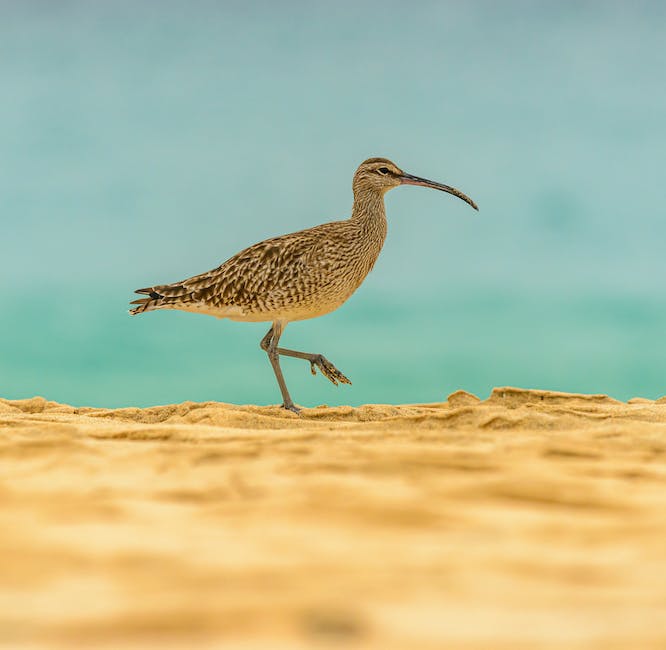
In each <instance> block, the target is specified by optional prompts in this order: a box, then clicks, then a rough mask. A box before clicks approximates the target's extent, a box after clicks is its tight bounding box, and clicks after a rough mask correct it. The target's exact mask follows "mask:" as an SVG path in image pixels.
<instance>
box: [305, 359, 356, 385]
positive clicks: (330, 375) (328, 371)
mask: <svg viewBox="0 0 666 650" xmlns="http://www.w3.org/2000/svg"><path fill="white" fill-rule="evenodd" d="M314 363H316V364H317V367H318V368H319V370H320V371H321V374H322V375H324V377H326V379H328V380H329V381H330V382H332V383H333V384H335V385H336V386H337V385H338V383H341V384H351V381H349V379H347V377H345V376H344V375H343V374H342V373H341V372H340V371H339V370H338V369H337V368H336V367H335V366H334V365H333V364H332V363H331V362H330V361H329V360H328V359H327V358H326V357H324V356H321V355H319V357H318V358H317V359H316V360H315V362H314Z"/></svg>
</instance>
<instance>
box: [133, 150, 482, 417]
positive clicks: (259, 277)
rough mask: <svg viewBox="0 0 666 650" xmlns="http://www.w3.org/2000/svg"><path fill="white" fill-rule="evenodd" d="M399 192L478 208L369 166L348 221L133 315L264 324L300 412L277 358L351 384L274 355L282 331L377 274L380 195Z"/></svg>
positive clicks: (279, 242)
mask: <svg viewBox="0 0 666 650" xmlns="http://www.w3.org/2000/svg"><path fill="white" fill-rule="evenodd" d="M398 185H421V186H424V187H433V188H435V189H439V190H442V191H445V192H448V193H449V194H453V195H454V196H457V197H459V198H461V199H463V200H464V201H466V202H467V203H469V204H470V205H471V206H472V207H473V208H475V209H478V208H477V207H476V204H475V203H474V202H473V201H472V200H471V199H470V198H468V197H467V196H465V195H464V194H462V193H461V192H459V191H458V190H456V189H454V188H452V187H449V186H448V185H442V184H440V183H435V182H433V181H428V180H426V179H423V178H419V177H417V176H411V175H410V174H406V173H405V172H403V171H402V170H401V169H400V168H399V167H397V165H395V164H394V163H392V162H391V161H390V160H387V159H386V158H370V159H368V160H366V161H365V162H363V163H362V164H361V165H360V166H359V168H358V169H357V170H356V173H355V174H354V180H353V185H352V187H353V191H354V205H353V208H352V215H351V217H350V218H349V219H346V220H344V221H334V222H332V223H325V224H322V225H320V226H315V227H314V228H308V229H307V230H301V231H299V232H295V233H291V234H289V235H282V236H281V237H274V238H272V239H267V240H265V241H262V242H259V243H258V244H254V246H250V247H249V248H246V249H245V250H243V251H241V252H240V253H237V254H236V255H234V256H233V257H232V258H230V259H228V260H227V261H226V262H224V264H221V265H220V266H218V267H217V268H216V269H213V270H212V271H208V272H207V273H202V274H201V275H196V276H194V277H192V278H189V279H187V280H183V281H182V282H175V283H173V284H162V285H155V286H152V287H147V288H145V289H137V291H136V293H139V294H146V295H148V296H149V297H148V298H140V299H139V300H135V301H134V302H133V303H132V304H133V305H137V307H135V308H134V309H132V310H131V311H130V314H141V313H143V312H146V311H153V310H155V309H179V310H181V311H191V312H195V313H202V314H209V315H211V316H216V317H218V318H229V319H231V320H237V321H249V322H261V321H269V322H272V323H273V325H272V327H271V329H270V330H269V331H268V333H267V334H266V336H265V337H264V339H263V340H262V342H261V347H262V348H263V349H264V350H266V352H267V353H268V357H269V360H270V361H271V364H272V366H273V370H274V371H275V375H276V378H277V380H278V384H279V386H280V391H281V392H282V398H283V406H284V408H286V409H289V410H292V411H295V412H298V410H299V409H298V408H297V407H296V406H295V405H294V403H293V401H292V399H291V397H290V395H289V392H288V390H287V386H286V384H285V382H284V378H283V376H282V371H281V369H280V363H279V355H283V356H292V357H298V358H301V359H306V360H307V361H309V362H310V364H311V370H312V374H315V367H317V368H319V370H320V371H321V372H322V374H324V375H325V376H326V377H327V378H328V379H330V380H331V381H332V382H333V383H334V384H337V383H338V382H342V383H348V384H350V383H351V382H350V381H349V379H347V377H345V376H344V375H343V374H342V373H341V372H340V371H339V370H338V369H337V368H336V367H335V366H334V365H333V364H332V363H331V362H330V361H328V360H327V359H326V358H325V357H323V356H322V355H320V354H310V353H307V352H298V351H295V350H287V349H285V348H279V347H277V345H278V341H279V339H280V336H281V334H282V331H283V330H284V327H285V326H286V325H287V323H289V322H291V321H296V320H304V319H307V318H314V317H316V316H323V315H324V314H328V313H329V312H331V311H333V310H334V309H337V308H338V307H340V305H342V304H343V303H344V302H345V301H346V300H347V299H348V298H349V297H350V296H351V295H352V293H354V291H356V289H357V288H358V287H359V286H360V284H361V283H362V282H363V280H364V279H365V277H366V276H367V275H368V273H369V272H370V271H371V269H372V267H373V266H374V264H375V262H376V260H377V257H378V256H379V253H380V251H381V249H382V246H383V244H384V240H385V238H386V212H385V209H384V194H385V193H386V192H387V191H388V190H390V189H392V188H393V187H397V186H398Z"/></svg>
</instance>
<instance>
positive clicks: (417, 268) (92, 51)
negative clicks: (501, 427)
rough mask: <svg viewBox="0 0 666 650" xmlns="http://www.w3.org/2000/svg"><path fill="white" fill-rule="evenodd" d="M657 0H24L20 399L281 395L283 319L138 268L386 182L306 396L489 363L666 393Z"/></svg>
mask: <svg viewBox="0 0 666 650" xmlns="http://www.w3.org/2000/svg"><path fill="white" fill-rule="evenodd" d="M665 24H666V5H665V4H664V3H661V2H631V3H630V2H617V3H614V2H601V1H599V2H527V1H526V2H515V1H514V2H509V1H507V2H490V1H488V2H470V3H462V2H404V0H402V1H400V2H394V1H393V0H383V1H381V2H375V1H371V2H347V1H344V0H342V1H340V0H338V1H336V2H246V1H245V2H185V1H182V2H172V1H166V2H137V1H136V0H134V1H133V2H119V1H116V2H106V3H104V2H46V1H42V2H37V1H26V2H20V3H19V2H0V80H1V83H0V97H1V101H0V226H1V228H0V237H1V244H0V253H1V254H0V274H1V275H0V395H1V396H4V397H9V398H20V397H27V396H31V395H34V394H41V395H44V396H46V397H48V398H49V399H54V400H58V401H65V402H69V403H74V404H94V405H100V406H118V405H129V404H136V405H148V404H154V403H165V402H174V401H182V400H186V399H191V400H211V399H215V400H220V401H228V402H254V403H275V402H277V401H278V400H279V394H278V391H277V386H276V385H275V381H274V378H273V376H272V372H271V370H270V366H269V364H268V361H267V360H266V358H265V354H264V353H263V352H262V351H261V350H260V349H259V346H258V342H259V340H260V338H261V337H262V336H263V334H264V331H265V330H266V329H267V327H266V326H265V325H263V324H244V323H233V322H230V321H217V320H215V319H212V318H207V317H204V316H196V315H192V314H183V313H178V312H158V313H151V314H147V315H144V316H141V317H137V318H131V317H129V316H128V315H127V312H126V309H127V302H128V300H129V299H131V297H132V296H131V293H132V290H133V289H135V288H136V287H143V286H146V285H149V284H152V283H163V282H171V281H175V280H179V279H182V278H184V277H188V276H190V275H193V274H196V273H199V272H202V271H205V270H208V269H209V268H212V267H214V266H217V265H218V264H219V263H220V262H222V261H223V260H225V259H226V258H227V257H229V256H230V255H232V254H233V253H235V252H236V251H237V250H239V249H241V248H243V247H245V246H246V245H249V244H251V243H254V242H255V241H258V240H260V239H263V238H265V237H269V236H273V235H277V234H281V233H283V232H289V231H293V230H297V229H301V228H305V227H308V226H311V225H314V224H316V223H320V222H323V221H330V220H334V219H339V218H342V217H345V216H347V215H348V214H349V210H350V206H351V188H350V184H351V176H352V173H353V171H354V169H355V168H356V166H357V165H358V163H360V162H361V161H362V160H363V159H365V158H366V157H369V156H378V155H379V156H387V157H390V158H392V159H393V160H395V161H396V162H397V163H398V164H399V165H400V166H402V167H403V168H404V169H406V170H407V171H409V172H411V173H414V174H418V175H422V176H426V177H430V178H433V179H435V180H439V181H443V182H446V183H449V184H452V185H455V186H456V187H459V188H460V189H462V190H463V191H465V192H467V193H469V195H470V196H472V197H473V198H474V199H475V200H476V201H477V202H478V204H479V206H480V212H479V213H475V212H474V211H472V210H471V209H469V207H468V206H466V205H465V204H464V203H462V202H461V201H458V200H456V199H454V198H453V197H450V196H447V195H444V194H441V193H438V192H433V191H429V190H424V189H420V188H399V189H397V190H395V191H393V192H391V193H390V194H388V195H387V211H388V217H389V236H388V239H387V242H386V245H385V248H384V251H383V253H382V256H381V257H380V259H379V261H378V263H377V265H376V267H375V269H374V271H373V272H372V274H371V275H370V276H369V278H368V279H367V281H366V282H365V284H364V285H363V286H362V287H361V289H360V290H359V291H358V292H357V293H356V294H355V295H354V296H353V297H352V299H351V300H350V301H349V302H348V303H347V304H346V305H344V306H343V307H342V308H341V309H340V310H339V311H337V312H335V313H334V314H331V315H329V316H326V317H324V318H320V319H316V320H313V321H306V322H302V323H296V324H292V325H290V326H289V327H288V328H287V331H286V334H285V336H284V339H283V342H284V344H285V345H287V346H289V347H295V348H297V349H303V350H308V351H314V352H323V353H324V354H326V355H327V356H328V357H329V358H330V359H331V360H333V362H334V363H336V364H337V365H338V366H339V367H340V368H341V369H342V370H343V371H344V372H345V373H346V374H348V375H349V377H350V378H351V379H352V380H353V381H354V385H353V386H352V387H346V386H345V387H340V388H335V387H334V386H332V385H331V384H329V383H328V382H327V381H326V380H325V379H323V378H321V377H317V378H316V379H315V378H313V377H311V376H310V373H309V367H308V366H307V364H305V363H304V362H301V361H298V360H293V359H287V360H284V362H283V367H284V368H285V373H286V376H287V380H288V383H289V386H290V388H291V390H292V393H293V395H294V397H295V399H296V401H297V402H300V403H302V404H306V405H313V404H319V403H328V404H339V403H351V404H359V403H363V402H371V401H372V402H409V401H433V400H440V399H443V398H444V397H445V396H446V394H447V393H449V392H451V391H453V390H455V389H458V388H464V389H466V390H470V391H473V392H475V393H477V394H479V395H482V396H485V395H487V394H488V392H489V391H490V389H491V388H492V387H493V386H495V385H506V384H510V385H518V386H524V387H533V388H545V389H554V390H567V391H584V392H606V393H610V394H612V395H614V396H616V397H619V398H629V397H632V396H634V395H642V396H646V397H652V398H654V397H657V396H659V395H663V394H664V393H666V373H665V370H666V342H665V340H664V332H665V330H666V291H665V290H664V276H665V273H666V256H665V254H664V253H665V250H666V246H665V244H666V218H665V217H666V189H665V188H666V183H665V182H664V176H665V169H666V164H665V163H666V118H665V115H666V45H665V40H664V33H665V32H664V29H665V27H664V26H665Z"/></svg>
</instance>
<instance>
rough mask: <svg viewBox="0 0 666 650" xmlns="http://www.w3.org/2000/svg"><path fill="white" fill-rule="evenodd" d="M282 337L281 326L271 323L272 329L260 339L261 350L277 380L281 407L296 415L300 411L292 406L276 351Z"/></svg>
mask: <svg viewBox="0 0 666 650" xmlns="http://www.w3.org/2000/svg"><path fill="white" fill-rule="evenodd" d="M281 335H282V325H281V324H280V323H273V327H271V329H269V330H268V332H267V334H266V336H264V338H263V339H261V343H260V345H261V349H262V350H265V351H266V353H267V354H268V360H269V361H270V362H271V366H273V372H274V373H275V378H276V379H277V382H278V386H279V387H280V392H281V393H282V407H283V408H285V409H287V410H289V411H293V412H294V413H298V412H299V411H300V409H299V408H298V407H297V406H296V405H295V404H294V402H293V401H292V399H291V396H290V395H289V391H288V390H287V384H286V383H285V381H284V376H283V375H282V368H280V356H279V355H280V353H279V351H278V347H277V344H278V341H279V340H280V336H281Z"/></svg>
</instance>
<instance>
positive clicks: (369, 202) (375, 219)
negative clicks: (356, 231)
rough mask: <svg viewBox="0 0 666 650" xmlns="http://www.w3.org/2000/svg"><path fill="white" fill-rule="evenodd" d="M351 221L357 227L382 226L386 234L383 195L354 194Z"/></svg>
mask: <svg viewBox="0 0 666 650" xmlns="http://www.w3.org/2000/svg"><path fill="white" fill-rule="evenodd" d="M351 220H352V221H354V222H357V223H358V224H359V225H367V226H372V225H378V226H383V229H384V232H386V209H385V208H384V193H383V192H377V191H374V190H372V191H369V190H365V191H356V192H354V206H353V207H352V214H351Z"/></svg>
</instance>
